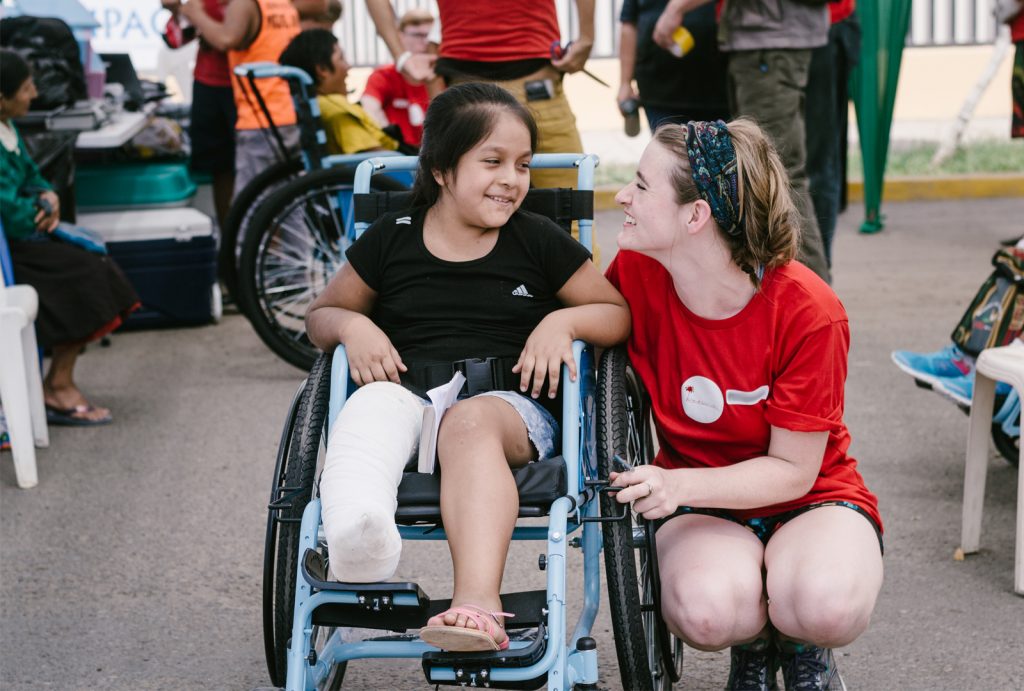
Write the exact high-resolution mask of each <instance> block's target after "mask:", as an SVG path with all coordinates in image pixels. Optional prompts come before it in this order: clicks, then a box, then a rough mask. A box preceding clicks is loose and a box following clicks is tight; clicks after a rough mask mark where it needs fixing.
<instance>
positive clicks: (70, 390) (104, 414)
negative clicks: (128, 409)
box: [43, 343, 110, 420]
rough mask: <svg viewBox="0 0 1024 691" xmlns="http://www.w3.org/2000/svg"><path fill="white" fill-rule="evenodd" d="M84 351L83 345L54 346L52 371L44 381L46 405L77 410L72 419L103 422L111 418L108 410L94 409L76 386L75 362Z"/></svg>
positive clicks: (59, 408)
mask: <svg viewBox="0 0 1024 691" xmlns="http://www.w3.org/2000/svg"><path fill="white" fill-rule="evenodd" d="M81 351H82V344H81V343H76V344H71V345H69V344H63V345H55V346H53V358H52V360H51V361H50V369H49V370H48V371H47V373H46V377H45V378H44V379H43V400H44V401H45V402H46V405H48V406H50V407H51V408H56V409H57V410H74V409H75V408H78V407H80V406H84V409H80V410H76V411H74V412H73V413H72V414H71V417H73V418H78V419H82V420H103V419H105V418H109V417H110V411H109V410H108V409H106V408H98V407H93V406H92V405H91V404H90V403H89V401H88V400H87V399H86V398H85V395H84V394H83V393H82V392H81V391H80V390H79V389H78V387H77V386H76V385H75V380H74V373H75V362H77V360H78V354H79V353H80V352H81Z"/></svg>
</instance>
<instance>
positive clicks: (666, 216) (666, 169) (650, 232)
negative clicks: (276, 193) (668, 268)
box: [615, 141, 689, 254]
mask: <svg viewBox="0 0 1024 691" xmlns="http://www.w3.org/2000/svg"><path fill="white" fill-rule="evenodd" d="M674 169H675V158H674V155H673V154H672V153H671V152H670V151H669V150H668V149H666V148H665V147H664V146H662V145H661V144H659V143H658V142H657V141H652V142H651V143H650V144H648V145H647V148H646V149H645V150H644V153H643V155H642V156H641V157H640V163H639V164H638V165H637V169H636V177H634V178H633V180H632V181H631V182H630V183H629V184H628V185H626V186H625V187H623V188H622V189H621V190H619V192H618V194H616V195H615V201H616V202H617V203H618V204H621V205H622V210H623V211H625V212H626V218H625V221H624V222H623V223H622V230H621V231H619V235H618V238H617V241H618V245H619V248H620V249H624V250H633V251H635V252H640V253H641V254H657V253H658V252H660V251H662V250H668V249H671V248H672V246H673V245H674V244H675V243H676V242H677V240H679V238H680V236H681V235H683V234H684V232H683V227H684V226H685V220H684V216H683V212H684V211H685V209H686V207H687V206H689V205H687V204H679V203H677V202H676V191H675V188H674V186H673V182H672V174H673V170H674Z"/></svg>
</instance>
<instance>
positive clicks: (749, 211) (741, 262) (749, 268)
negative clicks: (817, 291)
mask: <svg viewBox="0 0 1024 691" xmlns="http://www.w3.org/2000/svg"><path fill="white" fill-rule="evenodd" d="M726 127H727V128H728V130H729V137H730V139H731V140H732V146H733V150H734V151H735V152H736V164H737V166H736V167H737V188H738V192H739V218H740V227H741V228H742V232H740V233H738V234H737V235H729V234H727V233H726V232H725V231H723V230H722V229H721V228H719V233H720V236H721V238H722V239H723V240H724V241H725V243H726V245H727V246H728V247H729V250H730V253H731V254H732V259H733V261H734V262H735V263H736V265H737V266H739V267H740V268H741V269H743V270H744V271H745V272H746V273H747V274H749V275H750V280H751V281H752V282H753V283H754V286H755V287H758V288H760V284H761V281H760V278H758V275H757V274H758V268H759V267H764V268H765V269H773V268H775V267H778V266H782V265H783V264H785V263H787V262H788V261H790V260H791V259H793V258H794V257H795V256H796V252H797V247H798V244H799V239H800V217H799V212H798V211H797V208H796V206H795V205H794V203H793V199H792V197H791V196H790V192H789V177H788V176H787V175H786V168H785V166H783V165H782V160H781V159H780V158H779V154H778V152H776V150H775V147H774V146H773V145H772V143H771V141H770V140H769V139H768V136H767V135H766V134H765V133H764V131H762V130H761V128H760V127H758V126H757V124H756V123H754V121H752V120H749V119H747V118H738V119H736V120H732V121H731V122H729V123H728V124H727V125H726ZM686 138H687V127H686V125H672V124H666V125H662V126H660V127H658V129H657V130H656V131H655V133H654V140H655V141H657V142H658V143H659V144H661V145H662V146H663V147H665V148H666V149H668V150H669V151H671V152H672V153H673V154H674V155H675V157H676V166H675V168H674V169H673V171H672V186H673V187H674V188H675V191H676V203H677V204H689V203H690V202H694V201H697V200H698V199H701V195H700V191H699V190H698V188H697V184H696V183H695V182H694V179H693V172H692V170H691V167H690V157H689V154H688V153H687V149H686Z"/></svg>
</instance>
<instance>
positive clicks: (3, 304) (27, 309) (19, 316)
mask: <svg viewBox="0 0 1024 691" xmlns="http://www.w3.org/2000/svg"><path fill="white" fill-rule="evenodd" d="M38 311H39V296H38V295H37V294H36V291H35V288H33V287H32V286H27V285H13V286H4V285H0V402H2V403H3V409H4V417H6V419H7V431H8V433H9V434H10V436H11V451H12V452H13V455H14V473H15V475H16V476H17V479H18V486H19V487H22V488H25V489H27V488H29V487H35V486H36V484H38V482H39V478H38V475H37V473H36V451H35V448H34V446H33V444H32V442H33V437H34V440H35V446H40V447H45V446H49V445H50V435H49V431H48V430H47V428H46V409H45V408H44V406H43V381H42V376H41V374H40V370H39V350H38V348H37V346H36V329H35V321H36V314H37V313H38Z"/></svg>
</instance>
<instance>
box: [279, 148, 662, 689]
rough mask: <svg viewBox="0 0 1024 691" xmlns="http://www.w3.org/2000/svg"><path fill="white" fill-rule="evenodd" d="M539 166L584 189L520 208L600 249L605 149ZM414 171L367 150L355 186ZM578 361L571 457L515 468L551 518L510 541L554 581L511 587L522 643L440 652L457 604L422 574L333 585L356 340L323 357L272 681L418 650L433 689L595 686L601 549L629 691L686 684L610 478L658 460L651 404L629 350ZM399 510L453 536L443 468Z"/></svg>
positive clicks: (296, 416)
mask: <svg viewBox="0 0 1024 691" xmlns="http://www.w3.org/2000/svg"><path fill="white" fill-rule="evenodd" d="M531 165H532V166H533V167H568V166H576V167H578V169H579V171H580V172H579V177H580V185H579V186H580V189H579V190H564V189H563V190H531V191H530V193H529V194H528V195H527V201H526V202H524V207H526V208H530V209H532V210H534V211H537V210H538V209H543V210H546V211H547V212H548V213H547V214H546V215H549V216H551V217H552V218H554V219H555V220H556V221H557V222H559V223H560V224H561V225H562V226H563V227H564V228H565V229H566V231H567V232H568V230H569V226H570V225H571V222H572V221H573V220H576V221H578V222H579V229H580V238H581V242H583V243H584V244H585V245H586V246H588V247H589V246H590V244H591V242H590V237H591V224H592V219H593V211H592V208H593V199H592V192H591V190H592V183H593V168H594V166H595V165H596V159H595V158H594V157H592V156H583V155H546V156H545V155H538V156H535V157H534V160H533V163H532V164H531ZM414 166H415V159H397V158H390V159H388V158H378V159H371V160H370V161H367V162H364V163H363V164H362V165H361V166H360V168H359V170H358V171H357V175H356V186H357V190H367V189H369V181H370V178H371V177H372V175H373V174H374V173H380V172H385V171H387V170H393V169H394V168H396V167H397V168H402V167H404V168H407V169H412V168H413V167H414ZM407 197H408V195H407V194H403V193H395V192H380V193H372V194H357V195H356V196H355V205H356V207H357V209H356V213H357V217H358V218H359V223H360V227H361V228H363V227H365V225H367V224H368V223H369V222H370V221H372V219H374V218H376V216H377V215H379V214H380V213H383V212H385V211H389V210H397V209H402V208H406V206H407V203H408V199H407ZM573 356H574V358H575V361H576V366H577V371H578V373H579V375H578V377H577V380H576V381H575V382H571V381H570V380H569V377H568V374H567V373H566V372H565V371H563V377H562V387H561V412H562V414H561V434H562V437H561V455H560V456H558V457H555V458H551V459H547V460H543V461H538V462H535V463H531V464H529V465H527V466H525V467H523V468H521V469H518V470H516V471H514V476H515V480H516V484H517V487H518V490H519V500H520V509H519V516H520V518H533V519H544V520H546V525H537V524H536V522H533V524H530V525H523V524H522V523H521V522H520V523H518V524H517V526H516V528H515V531H514V533H513V540H538V541H543V542H545V543H546V548H545V551H544V553H543V555H542V558H541V561H540V568H541V569H543V570H544V571H545V585H544V587H543V588H542V589H538V590H534V591H527V592H518V593H503V594H502V608H503V609H504V610H505V611H507V612H511V613H513V614H514V615H515V617H514V618H511V619H509V620H507V623H506V627H507V630H508V632H509V638H510V641H511V643H510V647H509V648H508V649H507V650H504V651H498V652H493V653H491V652H486V653H456V652H444V651H440V650H437V649H435V648H432V647H430V646H428V645H427V644H425V643H423V642H422V641H421V640H419V638H418V635H417V630H418V629H419V628H421V627H422V626H423V625H424V624H425V623H426V621H427V619H428V618H429V617H431V616H433V615H434V614H437V613H439V612H442V611H444V610H445V609H447V608H448V607H449V605H450V601H447V600H444V601H439V600H434V599H431V598H430V597H429V596H428V595H427V594H426V593H425V592H424V590H423V589H422V588H421V587H420V586H419V585H418V584H416V583H411V582H382V583H371V584H362V583H360V584H355V583H352V584H348V583H339V582H335V581H331V580H329V578H328V575H327V574H328V568H327V565H328V559H329V555H328V554H327V547H326V544H325V540H324V536H323V531H322V526H321V520H320V499H319V497H318V496H317V486H318V483H317V477H318V474H319V472H320V470H321V466H322V463H323V455H324V447H325V444H326V439H327V438H328V430H329V428H330V425H331V424H332V422H333V421H334V420H335V419H336V417H337V415H338V413H339V411H340V410H341V407H342V406H343V405H344V402H345V399H346V397H347V396H348V395H349V394H350V393H351V392H352V391H353V390H354V384H353V383H352V382H351V380H350V379H349V377H348V362H347V359H346V355H345V352H344V348H342V347H339V348H338V349H337V350H336V351H335V353H334V354H333V356H330V355H321V356H319V357H318V359H317V360H316V362H315V363H314V365H313V368H312V370H311V372H310V374H309V377H308V379H307V380H306V381H305V382H304V383H303V385H301V386H300V388H299V391H298V392H297V394H296V396H295V398H294V400H293V402H292V405H291V409H290V411H289V414H288V418H287V421H286V423H285V427H284V431H283V434H282V437H281V444H280V447H279V451H278V456H277V465H276V468H275V471H274V478H273V484H272V489H271V498H270V504H269V507H268V508H269V516H268V521H267V533H266V553H265V557H264V574H263V576H264V582H263V584H264V590H263V618H264V643H265V652H266V658H267V667H268V671H269V673H270V677H271V679H272V680H273V682H274V683H275V684H276V685H278V686H285V687H286V688H287V689H289V690H290V691H294V690H297V689H338V688H341V685H342V683H343V681H344V675H345V670H346V666H347V663H348V662H349V661H350V660H356V659H361V658H406V659H418V660H420V661H421V664H422V667H423V671H424V674H425V677H426V680H427V682H428V683H429V684H432V685H441V684H443V685H457V686H471V687H492V688H514V689H535V688H540V687H541V686H543V685H545V684H546V685H547V688H549V689H552V690H561V689H596V688H598V687H597V682H598V651H597V645H596V642H595V640H594V639H593V638H592V637H591V635H590V634H591V631H592V628H593V624H594V621H595V619H596V616H597V610H598V604H599V600H600V590H601V588H600V581H601V577H600V552H601V549H602V543H603V547H604V550H605V562H606V569H607V574H608V580H609V584H608V588H609V600H610V604H611V619H612V622H613V628H614V634H615V639H616V649H617V655H618V659H619V666H620V670H621V676H622V682H623V686H624V688H627V689H640V690H643V691H653V690H654V689H659V690H664V689H670V688H671V685H672V683H673V682H674V681H676V680H678V678H679V671H680V667H681V663H682V647H681V645H680V644H679V642H678V641H676V640H674V639H673V638H672V637H670V636H669V634H668V632H667V631H666V629H665V625H664V622H663V621H661V618H660V614H659V613H660V601H659V589H658V583H657V577H656V574H657V564H656V551H655V550H654V544H653V539H654V536H653V530H652V528H651V526H649V525H647V524H645V523H644V522H643V521H642V520H638V519H637V517H635V516H633V515H632V514H631V513H630V511H629V510H628V507H626V506H624V505H620V504H618V503H617V502H616V501H615V500H614V497H613V494H614V489H612V488H609V487H608V481H607V477H608V474H609V472H611V471H612V470H613V469H621V465H622V464H627V465H633V464H640V463H647V462H649V461H650V459H651V456H652V435H651V432H650V405H649V402H648V399H647V397H646V395H645V392H644V390H643V387H642V385H641V383H640V380H639V378H638V377H637V375H636V373H635V372H634V371H633V369H632V367H631V366H630V364H629V361H628V357H627V355H626V351H625V348H624V347H621V346H620V347H618V348H614V349H610V350H608V351H606V352H605V353H604V355H603V357H602V359H601V362H600V364H599V365H596V364H595V361H594V351H593V348H592V347H591V346H588V345H587V344H585V343H582V342H579V341H577V342H575V343H574V344H573ZM466 366H467V367H468V365H466ZM395 520H396V523H397V524H398V526H399V530H400V533H401V535H402V537H403V539H444V527H443V525H442V524H441V513H440V481H439V478H438V476H436V475H426V474H419V473H406V474H405V475H404V477H403V480H402V482H401V485H400V487H399V495H398V509H397V511H396V514H395ZM574 534H575V535H574ZM569 547H572V548H574V549H579V550H581V552H582V557H583V568H582V571H583V574H582V584H577V586H576V587H577V588H578V587H579V585H582V594H583V604H582V607H581V608H580V610H579V617H578V620H577V621H576V624H575V627H574V628H573V629H572V630H571V633H570V629H569V628H568V621H567V605H566V603H567V599H568V594H569V590H570V587H572V586H570V584H569V582H568V581H569V578H570V574H569V573H568V571H567V567H566V556H567V552H568V548H569ZM346 627H359V628H362V629H380V630H382V631H381V633H382V635H381V636H380V637H377V638H371V639H368V640H359V641H347V640H345V638H344V629H345V628H346Z"/></svg>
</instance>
